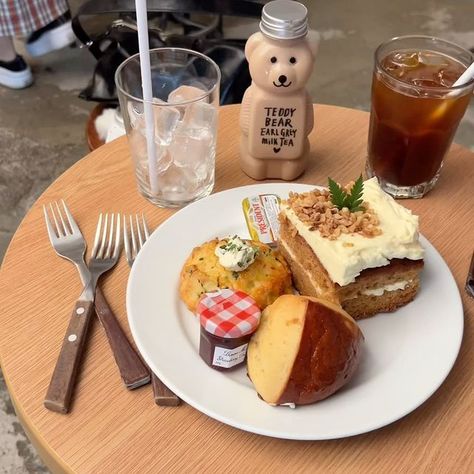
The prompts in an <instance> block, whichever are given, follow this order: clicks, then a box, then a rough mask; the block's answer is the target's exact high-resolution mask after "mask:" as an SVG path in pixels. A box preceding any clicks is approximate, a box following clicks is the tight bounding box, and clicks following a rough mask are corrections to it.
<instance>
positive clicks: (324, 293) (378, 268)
mask: <svg viewBox="0 0 474 474" xmlns="http://www.w3.org/2000/svg"><path fill="white" fill-rule="evenodd" d="M358 184H359V185H360V199H359V201H357V202H355V203H354V202H353V203H352V204H355V205H352V207H344V205H341V203H340V202H339V204H337V199H335V197H336V198H337V196H334V189H332V190H331V191H329V190H317V189H316V190H313V191H310V192H306V193H291V194H290V196H289V198H288V199H287V200H286V201H283V202H282V203H281V211H280V216H279V218H280V226H281V227H280V238H279V247H280V250H281V252H282V253H283V255H284V256H285V258H286V260H287V261H288V263H289V265H290V267H291V271H292V274H293V280H294V283H295V286H296V288H297V289H298V291H299V292H300V293H302V294H304V295H308V296H314V297H319V298H324V299H327V300H329V301H332V302H335V303H337V304H339V305H341V306H342V308H343V309H344V310H346V311H347V312H348V313H349V314H350V315H351V316H352V317H354V318H355V319H360V318H365V317H368V316H372V315H374V314H376V313H380V312H387V311H394V310H395V309H397V308H399V307H401V306H403V305H405V304H407V303H409V302H410V301H411V300H413V298H414V297H415V295H416V293H417V292H418V289H419V286H420V271H421V269H422V268H423V254H424V251H423V248H422V247H421V245H420V243H419V236H418V217H417V216H415V215H413V214H412V213H411V211H410V210H408V209H406V208H404V207H403V206H401V205H400V204H398V203H397V202H396V201H395V200H394V199H393V198H392V197H391V196H389V195H388V194H386V193H385V192H384V191H382V189H381V188H380V186H379V185H378V182H377V179H376V178H372V179H369V180H367V181H365V182H364V183H363V185H362V181H360V183H358ZM341 189H343V188H341ZM351 189H354V184H352V185H348V186H347V187H346V188H345V191H346V192H347V196H349V193H350V190H351ZM336 191H337V189H336ZM342 192H343V193H344V190H343V191H342ZM335 201H336V204H335V203H334V202H335ZM349 202H350V201H349Z"/></svg>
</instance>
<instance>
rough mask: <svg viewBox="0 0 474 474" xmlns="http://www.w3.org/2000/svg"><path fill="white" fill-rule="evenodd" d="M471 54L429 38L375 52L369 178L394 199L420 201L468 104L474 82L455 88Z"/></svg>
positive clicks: (402, 40) (413, 38)
mask: <svg viewBox="0 0 474 474" xmlns="http://www.w3.org/2000/svg"><path fill="white" fill-rule="evenodd" d="M473 60H474V58H473V55H472V53H470V52H469V51H467V50H465V49H464V48H461V47H460V46H457V45H456V44H453V43H450V42H448V41H444V40H442V39H439V38H433V37H429V36H403V37H399V38H393V39H392V40H390V41H388V42H386V43H383V44H382V45H380V46H379V47H378V48H377V50H376V52H375V68H374V75H373V81H372V110H371V114H370V127H369V143H368V158H367V165H366V171H367V175H368V176H370V177H372V176H377V178H378V180H379V182H380V185H381V186H382V188H383V189H384V190H385V191H386V192H388V193H389V194H391V195H392V196H394V197H398V198H420V197H423V196H424V195H425V194H426V193H427V192H428V191H429V190H430V189H432V188H433V186H434V185H435V184H436V181H437V180H438V177H439V173H440V170H441V167H442V166H443V160H444V157H445V156H446V153H447V151H448V149H449V147H450V145H451V142H452V140H453V137H454V134H455V133H456V129H457V127H458V124H459V122H460V120H461V118H462V117H463V115H464V112H465V111H466V108H467V106H468V104H469V100H470V98H471V95H472V92H473V88H474V80H469V81H468V82H466V83H464V84H462V85H459V86H453V84H454V82H455V81H456V80H457V79H458V78H459V76H461V74H462V73H463V72H464V71H465V70H466V68H467V67H468V66H469V65H470V64H471V63H472V62H473Z"/></svg>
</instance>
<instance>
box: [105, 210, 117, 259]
mask: <svg viewBox="0 0 474 474" xmlns="http://www.w3.org/2000/svg"><path fill="white" fill-rule="evenodd" d="M114 217H115V214H113V213H112V214H111V215H110V226H109V229H110V230H109V244H108V245H107V250H106V251H105V255H104V258H110V257H111V256H112V243H113V240H114Z"/></svg>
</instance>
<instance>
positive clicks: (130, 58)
mask: <svg viewBox="0 0 474 474" xmlns="http://www.w3.org/2000/svg"><path fill="white" fill-rule="evenodd" d="M162 51H163V52H164V51H179V52H183V53H188V54H191V55H193V56H198V57H200V58H202V59H204V60H205V61H207V62H209V63H210V64H212V65H213V66H214V69H215V71H216V73H217V77H216V83H215V84H214V85H213V86H212V87H211V88H210V89H209V90H208V91H206V92H205V93H203V94H202V95H200V96H198V97H196V98H194V99H189V100H182V101H181V102H163V103H157V102H153V100H151V101H148V100H145V99H140V98H139V97H135V96H134V95H132V94H130V93H129V92H126V91H125V90H124V89H123V87H122V86H121V84H120V83H119V75H120V72H121V71H122V69H123V68H124V67H125V66H126V65H127V64H128V63H129V62H131V61H132V60H134V59H136V58H137V57H138V58H139V57H140V53H135V54H134V55H133V56H130V57H129V58H127V59H125V61H122V62H121V63H120V65H119V67H118V68H117V70H116V71H115V77H114V80H115V86H116V87H117V89H118V90H119V91H120V93H121V94H123V95H124V96H126V97H128V98H129V99H132V100H134V101H136V102H141V103H142V104H144V103H148V104H152V105H153V106H160V107H174V106H176V105H188V104H192V103H194V102H199V101H200V100H203V99H205V98H206V97H208V96H209V95H211V94H212V93H213V92H214V91H215V90H216V89H217V87H219V85H220V82H221V70H220V68H219V66H218V65H217V64H216V62H215V61H214V60H212V59H211V58H210V57H209V56H206V55H205V54H202V53H199V52H198V51H193V50H192V49H187V48H173V47H165V48H153V49H150V51H149V54H150V56H151V54H152V53H155V52H162ZM140 77H141V71H140Z"/></svg>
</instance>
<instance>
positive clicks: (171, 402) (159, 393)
mask: <svg viewBox="0 0 474 474" xmlns="http://www.w3.org/2000/svg"><path fill="white" fill-rule="evenodd" d="M151 383H152V385H153V397H154V398H155V403H156V404H157V405H159V406H160V407H177V406H178V405H179V404H180V402H181V400H180V399H179V398H178V396H177V395H175V394H174V393H173V392H172V391H171V390H170V389H169V388H168V387H167V386H166V385H165V384H164V383H163V382H162V381H161V380H160V379H159V378H158V377H157V376H156V375H155V374H154V373H152V374H151Z"/></svg>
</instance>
